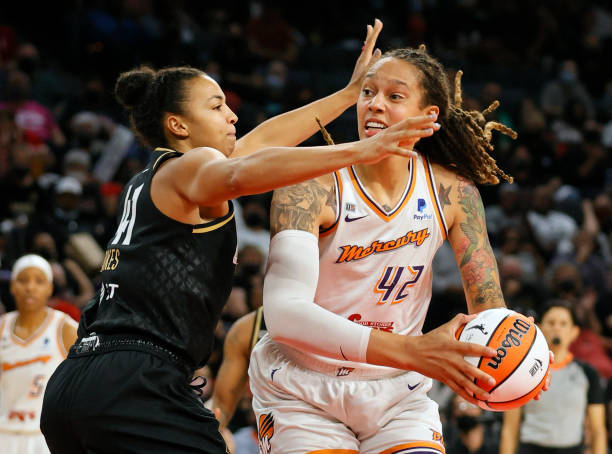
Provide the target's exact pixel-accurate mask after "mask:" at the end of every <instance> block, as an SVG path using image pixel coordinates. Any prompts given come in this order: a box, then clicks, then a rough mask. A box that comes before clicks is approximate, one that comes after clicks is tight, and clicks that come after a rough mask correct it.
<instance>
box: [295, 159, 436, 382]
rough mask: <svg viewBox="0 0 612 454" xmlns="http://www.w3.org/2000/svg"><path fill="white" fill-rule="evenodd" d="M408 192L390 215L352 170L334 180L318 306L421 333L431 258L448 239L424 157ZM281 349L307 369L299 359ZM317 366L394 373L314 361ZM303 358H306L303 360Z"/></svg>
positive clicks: (414, 167)
mask: <svg viewBox="0 0 612 454" xmlns="http://www.w3.org/2000/svg"><path fill="white" fill-rule="evenodd" d="M409 166H410V173H409V179H408V183H407V186H406V188H405V190H404V193H403V195H402V197H401V199H400V201H399V202H398V203H397V205H396V206H395V207H394V208H393V209H392V210H391V211H390V212H388V213H387V212H385V210H383V209H382V208H381V207H380V206H379V205H378V204H377V203H376V202H375V201H374V200H373V199H372V198H371V197H370V196H369V195H368V193H367V191H366V189H365V188H364V186H363V184H362V183H361V182H360V181H359V177H358V176H357V174H356V172H355V170H354V168H353V167H348V168H344V169H341V170H339V171H338V172H336V173H335V174H334V176H335V180H336V194H337V197H336V199H337V207H336V213H337V214H338V216H337V218H336V222H335V224H334V225H333V226H332V227H331V228H329V229H328V230H327V231H322V232H321V233H320V235H319V281H318V285H317V291H316V295H315V302H316V303H317V304H318V305H320V306H322V307H324V308H325V309H327V310H329V311H331V312H334V313H336V314H338V315H341V316H342V317H346V318H347V319H349V320H352V321H353V322H355V323H359V324H362V325H365V326H369V327H372V328H377V329H381V330H384V331H389V332H393V333H398V334H407V335H418V334H421V329H422V327H423V323H424V320H425V316H426V314H427V309H428V307H429V301H430V299H431V288H432V269H431V264H432V260H433V257H434V255H435V253H436V251H437V250H438V248H439V247H440V246H441V244H442V243H443V241H444V240H445V239H446V224H445V222H444V217H443V213H442V210H441V206H440V204H439V202H438V198H437V192H436V190H435V182H434V179H433V172H432V169H431V166H430V165H429V163H428V162H427V160H426V159H424V158H423V157H422V156H421V155H419V157H418V158H412V159H411V160H410V164H409ZM283 350H285V351H286V353H288V354H289V355H290V356H293V357H294V359H296V360H297V361H298V362H300V363H302V364H305V363H308V361H304V359H306V358H304V357H303V356H302V354H301V353H296V352H295V351H292V350H293V349H291V348H289V349H286V348H284V346H283ZM310 356H311V357H312V359H313V360H315V361H313V362H310V364H316V362H317V361H316V360H319V361H323V362H324V363H330V362H331V363H337V367H338V370H345V371H346V372H345V373H349V372H350V371H351V370H354V368H355V367H359V368H360V369H363V368H364V367H367V368H372V369H380V372H381V375H388V374H391V373H393V372H397V371H394V370H393V369H390V368H385V367H379V366H371V365H364V364H356V363H350V362H342V361H335V360H332V359H329V358H324V357H321V356H317V355H310ZM300 357H301V360H300V359H299V358H300Z"/></svg>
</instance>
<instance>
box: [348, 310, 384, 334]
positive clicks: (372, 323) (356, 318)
mask: <svg viewBox="0 0 612 454" xmlns="http://www.w3.org/2000/svg"><path fill="white" fill-rule="evenodd" d="M348 319H349V320H350V321H351V322H355V323H358V324H359V325H362V326H367V327H368V328H374V329H379V330H381V331H387V332H389V333H392V332H393V323H394V322H385V321H379V320H361V314H351V315H349V316H348Z"/></svg>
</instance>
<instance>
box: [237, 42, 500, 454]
mask: <svg viewBox="0 0 612 454" xmlns="http://www.w3.org/2000/svg"><path fill="white" fill-rule="evenodd" d="M458 82H459V80H458V81H457V85H458ZM455 95H456V96H455V100H456V101H455V105H451V103H450V94H449V87H448V83H447V81H446V76H445V73H444V70H443V68H442V66H441V65H440V64H439V63H438V62H437V61H436V60H435V59H433V58H432V57H430V56H429V55H428V54H427V53H426V51H425V50H424V49H418V50H417V49H401V50H398V51H392V52H390V53H387V54H385V55H383V57H382V58H381V59H380V60H379V61H378V62H377V63H375V64H374V65H373V66H372V68H371V69H370V70H369V72H368V75H367V76H366V78H365V80H364V82H363V84H362V92H361V95H360V97H359V100H358V102H357V117H358V131H359V136H360V138H361V139H365V138H367V137H371V136H373V135H375V134H377V133H378V132H380V131H381V130H383V129H385V128H387V127H389V126H391V125H393V124H396V123H398V122H399V121H401V120H403V119H405V118H407V117H411V116H417V115H427V114H434V115H436V116H437V118H438V122H439V123H440V124H441V128H440V129H439V130H438V131H437V132H435V134H433V136H431V137H429V138H424V139H421V141H419V143H418V144H417V145H416V150H417V151H418V152H419V153H418V156H416V157H414V158H411V159H407V158H395V157H391V158H386V159H384V160H383V161H381V162H379V163H377V164H373V165H356V166H352V167H350V168H346V169H343V170H341V171H339V172H336V173H335V174H333V175H328V176H327V177H323V178H317V179H315V180H311V181H310V182H306V183H302V184H299V185H295V186H292V187H289V188H284V189H280V190H277V191H276V192H275V194H274V198H273V202H272V213H271V235H272V240H271V244H270V257H269V264H268V271H267V274H266V280H265V285H264V307H265V317H266V326H267V328H268V333H269V336H264V338H263V339H262V340H261V341H260V342H259V343H258V344H257V345H256V346H255V348H254V350H253V356H252V358H251V366H250V370H249V374H250V377H251V389H252V391H253V394H254V399H253V407H254V410H255V412H256V413H257V417H258V422H259V437H260V450H261V452H263V453H268V452H272V453H307V452H319V450H325V451H321V452H326V453H327V452H330V453H333V452H336V453H340V452H342V453H353V452H360V453H380V452H384V453H388V454H390V453H408V452H413V453H416V452H434V453H435V452H441V451H442V452H443V451H444V445H443V440H442V435H441V425H440V421H439V415H438V411H437V405H436V404H435V403H434V402H433V401H431V400H430V399H429V398H428V397H427V395H426V391H427V390H428V389H429V387H430V386H431V380H430V379H429V378H426V377H424V375H425V376H428V377H432V378H435V379H438V380H440V381H442V382H444V383H446V384H447V385H449V386H450V387H451V388H452V389H453V390H455V391H456V392H457V393H459V394H460V395H461V396H463V397H464V398H466V399H467V400H469V401H471V402H474V397H473V394H472V393H475V394H476V396H478V397H480V398H486V397H487V395H486V393H485V392H484V391H483V390H482V389H480V388H477V387H476V385H475V384H474V380H473V379H474V378H475V377H482V379H485V380H486V379H490V380H491V378H490V377H489V376H487V375H486V374H484V373H482V372H480V371H477V370H476V369H475V368H473V367H471V366H469V365H468V364H467V363H466V362H465V361H464V359H463V356H464V355H466V354H470V355H482V354H487V355H490V354H491V353H492V351H490V350H489V349H485V348H484V347H480V346H476V345H473V344H463V343H460V342H458V341H456V340H455V338H454V333H455V331H456V329H457V328H458V327H459V325H460V324H461V323H463V322H465V321H466V319H467V316H465V315H458V316H456V317H455V318H454V319H453V320H452V321H451V322H449V323H447V324H445V325H443V326H441V327H439V328H438V329H436V330H434V331H432V332H430V333H428V334H426V335H420V334H421V328H422V326H423V321H424V318H425V314H426V312H427V308H428V305H429V300H430V297H431V281H432V274H431V261H432V259H433V256H434V254H435V252H436V250H437V249H438V247H439V246H440V245H441V243H442V242H443V241H444V240H445V239H446V238H448V240H449V241H450V244H451V245H452V247H453V249H454V251H455V255H456V259H457V263H458V264H459V268H460V272H461V276H462V279H463V284H464V289H465V295H466V300H467V307H468V311H469V313H470V314H473V313H476V312H479V311H482V310H485V309H489V308H492V307H498V306H504V301H503V296H502V293H501V290H500V284H499V275H498V271H497V266H496V261H495V257H494V255H493V252H492V250H491V247H490V245H489V241H488V237H487V234H486V227H485V219H484V210H483V206H482V201H481V198H480V195H479V193H478V190H477V189H476V186H475V183H497V182H498V181H499V180H498V178H497V175H501V176H502V177H505V178H507V179H509V177H507V176H506V175H505V174H504V173H503V172H502V171H501V170H500V169H499V168H498V167H497V166H496V165H495V162H494V161H493V159H492V158H491V157H490V156H489V155H488V151H489V150H490V149H491V148H492V147H491V145H490V143H489V140H490V129H491V127H492V126H494V127H495V128H496V129H503V130H504V131H507V132H509V131H508V130H507V129H506V128H505V127H503V126H502V125H499V124H494V125H493V124H489V125H488V126H487V127H485V121H484V117H483V115H482V114H480V113H479V112H471V113H468V112H465V111H463V110H462V109H461V105H460V104H461V93H460V89H459V87H457V89H456V93H455ZM417 140H418V139H417V138H415V139H414V140H412V141H411V142H410V143H403V144H402V145H403V146H409V147H412V146H414V145H415V144H416V142H417ZM372 328H378V329H372ZM366 363H367V364H366ZM381 366H383V367H381ZM404 371H410V372H404Z"/></svg>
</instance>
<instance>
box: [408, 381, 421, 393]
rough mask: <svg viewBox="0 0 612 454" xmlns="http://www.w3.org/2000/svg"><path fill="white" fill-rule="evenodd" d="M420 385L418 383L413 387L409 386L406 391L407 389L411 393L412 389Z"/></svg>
mask: <svg viewBox="0 0 612 454" xmlns="http://www.w3.org/2000/svg"><path fill="white" fill-rule="evenodd" d="M420 384H421V382H418V383H417V384H416V385H414V386H410V385H408V389H409V390H410V391H412V390H413V389H414V388H416V387H417V386H419V385H420Z"/></svg>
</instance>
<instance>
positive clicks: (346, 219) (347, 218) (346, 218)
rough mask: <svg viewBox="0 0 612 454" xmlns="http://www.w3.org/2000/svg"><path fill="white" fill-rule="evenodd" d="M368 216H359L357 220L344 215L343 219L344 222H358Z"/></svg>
mask: <svg viewBox="0 0 612 454" xmlns="http://www.w3.org/2000/svg"><path fill="white" fill-rule="evenodd" d="M367 216H368V215H367V214H366V215H365V216H359V217H358V218H349V217H348V214H347V215H346V217H345V218H344V220H345V221H346V222H353V221H358V220H359V219H363V218H365V217H367Z"/></svg>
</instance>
